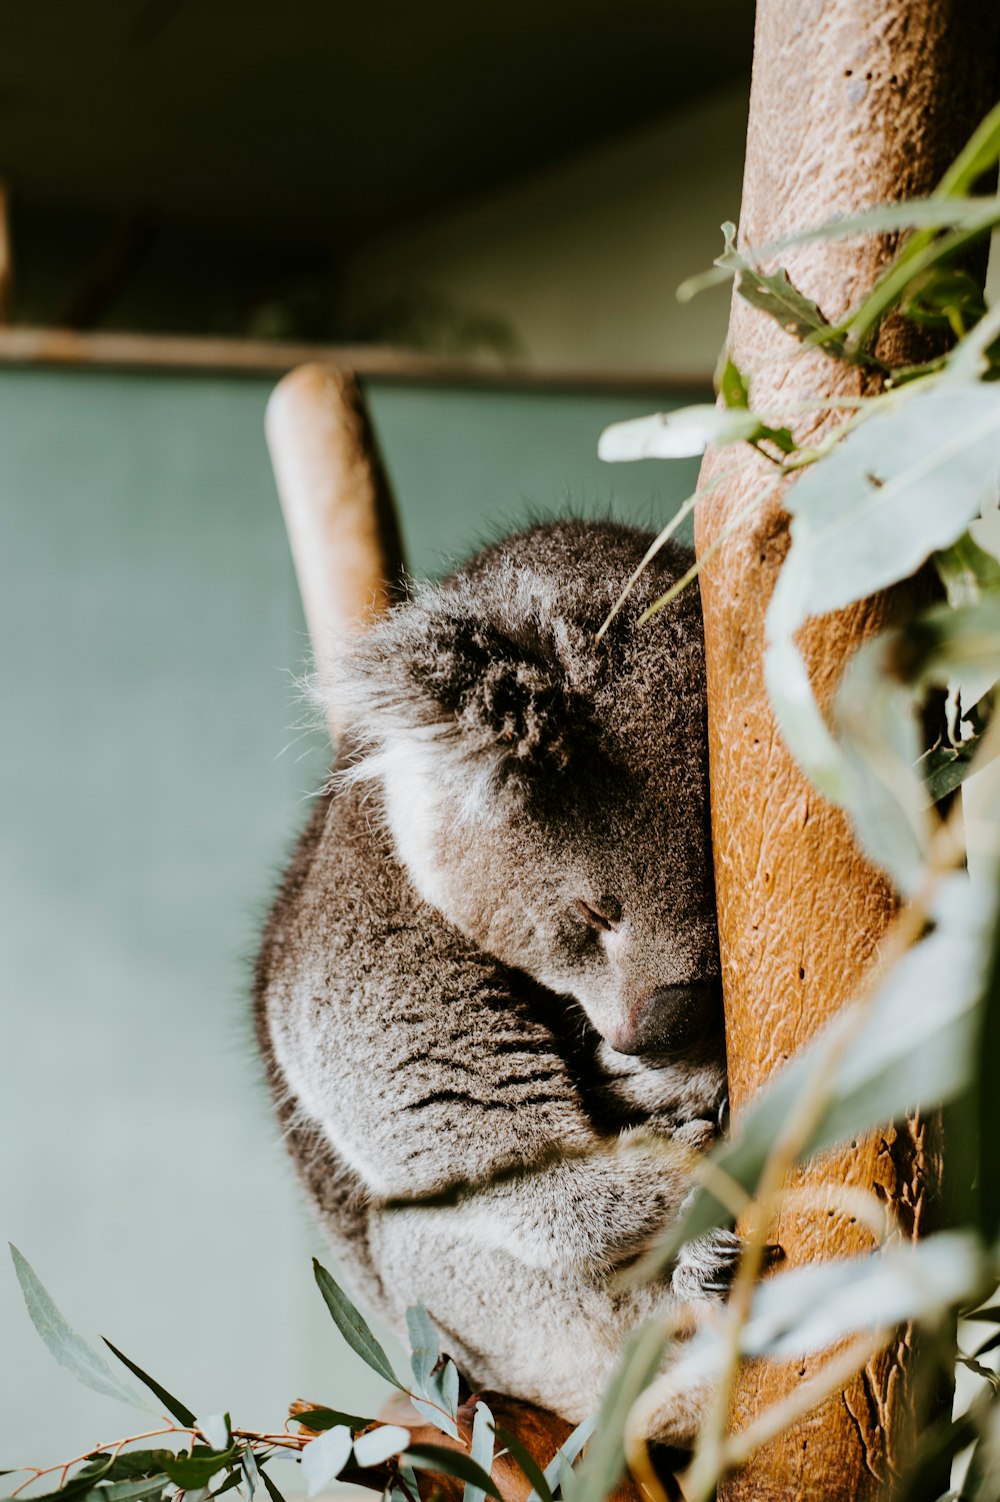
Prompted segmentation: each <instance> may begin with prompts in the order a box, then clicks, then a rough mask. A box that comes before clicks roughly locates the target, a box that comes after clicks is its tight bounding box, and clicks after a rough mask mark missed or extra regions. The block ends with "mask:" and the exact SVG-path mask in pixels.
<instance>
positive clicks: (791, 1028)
mask: <svg viewBox="0 0 1000 1502" xmlns="http://www.w3.org/2000/svg"><path fill="white" fill-rule="evenodd" d="M998 32H1000V10H998V8H997V7H996V6H993V5H987V4H983V3H982V0H811V3H803V0H760V3H759V5H758V14H757V34H756V47H755V57H754V74H753V88H752V95H751V104H750V120H749V129H748V142H747V158H746V170H745V178H744V198H743V206H742V214H741V222H740V243H741V244H742V245H744V246H746V245H754V244H757V245H761V244H764V243H766V242H767V241H769V240H771V239H773V238H775V237H776V236H778V235H781V234H783V233H787V232H790V231H792V230H794V229H797V228H803V227H805V226H808V225H810V224H815V223H819V222H822V221H823V220H824V219H827V218H829V217H830V216H832V215H833V214H843V213H846V212H850V211H853V210H857V209H859V208H862V207H866V206H868V205H871V204H875V203H879V202H882V201H885V200H888V199H895V198H902V197H905V196H911V195H914V194H920V193H926V192H928V191H929V190H930V189H931V188H932V187H933V186H934V184H935V182H936V180H937V179H938V178H939V177H940V175H941V173H942V172H943V170H944V168H945V167H946V166H947V165H948V163H949V161H950V160H951V159H952V157H953V156H954V155H955V154H956V153H957V151H958V149H959V148H960V147H961V145H962V144H963V143H964V141H965V139H966V138H967V136H968V135H969V134H971V131H972V129H973V127H974V126H975V124H976V123H977V122H978V120H979V118H980V117H981V115H983V114H984V113H985V112H986V110H987V108H988V107H989V106H990V105H991V104H992V103H993V100H994V97H995V92H994V85H995V81H996V60H997V56H998ZM892 249H893V246H892V244H891V243H890V242H889V241H888V240H885V239H878V238H876V237H871V238H868V239H866V240H864V241H858V240H855V241H851V242H830V243H826V244H818V245H813V246H809V247H804V248H801V249H798V250H796V251H794V252H791V253H789V254H788V255H786V256H784V257H783V258H782V259H783V263H784V264H785V265H786V266H787V267H788V270H789V273H790V276H791V278H792V281H793V282H794V283H795V285H796V286H797V287H798V288H799V289H800V290H801V291H803V292H805V293H807V294H808V295H809V296H811V297H814V298H815V299H816V301H817V302H818V303H819V305H820V307H821V308H822V310H823V311H824V313H825V314H826V315H827V316H828V317H829V318H831V319H836V318H838V317H840V316H842V315H843V314H844V313H845V312H846V311H847V310H848V309H849V308H851V307H852V306H854V305H856V303H857V302H858V301H859V300H860V298H861V297H862V296H863V294H864V293H865V292H866V291H867V290H868V289H869V287H870V286H871V284H872V282H873V281H874V279H875V277H876V276H877V274H878V272H879V271H880V269H881V268H882V266H883V265H884V264H885V262H886V260H887V259H888V257H889V256H890V255H891V253H892ZM730 349H731V353H732V355H733V358H734V359H735V361H736V363H737V364H738V365H739V367H740V369H741V370H743V371H744V372H745V373H748V374H751V375H752V378H753V384H752V396H753V401H754V405H755V406H757V407H760V408H763V409H764V410H766V408H767V406H768V404H769V403H771V402H772V401H773V402H774V403H775V404H776V405H777V406H779V407H780V408H781V409H783V410H786V411H787V410H788V409H789V408H791V407H793V406H794V404H795V403H797V402H802V401H804V400H807V399H814V398H816V397H826V396H829V395H834V394H845V393H848V392H850V393H857V392H858V391H859V390H861V389H862V377H861V376H860V375H859V374H858V373H857V372H856V371H853V370H851V369H850V368H848V367H846V366H844V365H842V364H839V363H837V362H835V361H833V360H831V359H828V358H826V357H825V356H823V355H822V354H820V353H818V352H811V353H808V354H802V353H801V349H800V346H798V345H797V343H796V342H795V341H794V340H793V339H792V338H791V337H790V336H788V335H787V334H785V333H784V332H783V331H782V330H781V329H780V328H779V326H778V325H777V324H776V323H775V322H773V321H772V320H771V319H770V318H768V317H767V316H766V315H764V314H762V313H759V312H757V311H755V310H754V309H752V308H751V307H750V306H749V305H748V304H747V303H745V302H744V301H742V300H741V299H740V298H739V297H738V296H737V297H734V302H733V312H732V321H731V326H730ZM879 353H880V354H881V355H882V356H883V358H885V359H887V360H889V361H890V362H898V361H899V360H901V359H903V358H909V357H910V354H911V352H910V351H907V350H905V349H904V348H903V345H902V343H901V331H900V330H898V329H897V330H896V331H893V330H892V329H891V328H890V329H887V330H886V331H885V333H884V335H883V342H882V344H881V346H880V349H879ZM827 420H828V419H826V418H824V417H822V416H820V417H817V418H816V419H815V420H812V419H805V420H800V423H799V425H798V433H797V436H798V437H799V438H800V440H801V439H803V438H805V437H806V436H807V435H809V434H815V433H817V432H819V431H821V430H822V428H823V426H824V424H825V423H826V421H827ZM732 462H733V461H732V459H731V458H730V457H727V456H726V455H725V454H721V455H720V454H714V455H710V456H709V457H708V458H707V459H706V466H705V470H704V471H703V478H706V477H707V475H708V474H710V473H718V472H719V471H720V470H722V469H725V468H726V467H728V466H731V465H732ZM765 477H766V473H765V471H764V470H763V468H762V470H761V471H758V472H755V473H752V474H750V475H749V476H748V475H746V474H744V475H743V476H741V478H740V479H739V481H737V482H732V483H727V484H726V485H725V486H723V487H720V488H719V489H718V490H717V491H715V492H713V493H711V494H710V495H709V496H708V497H706V499H705V500H704V501H703V502H702V503H701V506H700V510H699V523H698V531H697V536H698V547H699V550H700V551H701V552H702V553H704V552H705V551H706V550H707V548H708V547H709V546H710V544H711V543H712V541H713V539H714V538H715V537H717V535H718V533H719V532H720V530H721V529H722V527H723V526H724V525H725V524H726V522H727V521H728V520H729V519H730V517H732V516H733V515H734V514H735V513H736V512H737V511H738V510H740V509H741V508H743V507H744V506H745V505H746V504H747V502H748V500H749V499H750V497H751V495H752V493H753V491H754V488H755V487H758V486H759V485H760V483H761V479H762V478H765ZM786 548H787V517H786V516H785V514H784V513H783V511H782V510H781V506H780V502H779V501H777V500H776V501H774V502H773V503H772V504H770V505H768V506H767V507H766V508H765V509H764V510H762V511H761V512H760V513H758V514H756V515H755V517H754V518H753V520H752V521H750V522H747V523H746V524H744V525H743V526H742V527H740V529H739V530H738V531H737V532H736V533H734V535H733V536H732V537H731V538H730V539H729V540H728V541H727V542H726V543H725V544H724V546H723V548H722V550H721V551H720V552H719V553H718V554H717V555H716V556H715V558H713V559H712V561H711V562H710V563H709V564H708V566H707V567H706V569H705V571H704V572H703V574H702V578H701V588H702V595H703V600H704V608H705V620H706V635H707V642H708V687H709V725H710V737H711V774H712V804H713V835H714V843H715V858H716V879H717V885H718V897H719V909H720V925H721V942H722V956H723V970H724V982H725V992H726V1028H727V1046H728V1051H729V1068H730V1092H731V1100H732V1104H733V1108H734V1113H735V1114H736V1115H737V1117H738V1112H739V1109H740V1107H741V1106H743V1105H744V1104H745V1103H746V1102H747V1101H748V1099H749V1098H750V1097H751V1096H752V1095H753V1094H754V1092H755V1091H756V1090H757V1089H758V1088H759V1087H760V1086H761V1085H762V1084H763V1083H764V1081H765V1080H766V1079H767V1077H768V1075H769V1074H770V1073H771V1071H772V1070H773V1069H775V1068H777V1067H778V1066H779V1065H781V1064H782V1063H783V1062H784V1061H785V1060H786V1059H787V1058H788V1057H789V1056H790V1055H791V1054H792V1053H793V1052H794V1051H795V1050H796V1049H798V1048H800V1047H801V1046H802V1045H803V1044H804V1043H805V1042H806V1041H807V1040H808V1039H809V1038H810V1037H811V1036H812V1034H813V1033H814V1032H815V1031H816V1030H817V1029H818V1028H819V1027H820V1026H821V1025H822V1023H823V1022H825V1021H826V1019H827V1018H828V1017H829V1016H830V1015H831V1013H833V1012H834V1011H835V1010H836V1009H837V1008H838V1007H839V1006H841V1005H842V1004H843V1003H844V1002H846V1001H847V1000H849V999H850V997H851V996H852V994H854V993H855V992H856V991H857V989H858V986H859V981H860V979H861V977H862V975H863V974H864V972H865V969H866V966H867V965H868V963H869V962H870V960H871V958H872V955H873V952H874V950H875V948H876V945H877V944H878V941H879V937H880V935H881V934H882V932H883V930H884V928H885V926H886V923H887V922H888V920H889V918H890V916H891V914H892V911H893V904H894V898H893V894H892V892H891V891H890V889H889V887H888V886H887V885H886V883H885V881H884V880H883V879H882V878H881V877H880V876H879V875H878V874H877V873H876V872H874V871H873V870H872V869H871V867H870V866H868V865H867V864H866V863H865V861H864V860H863V859H862V858H861V856H860V855H859V854H858V851H857V849H856V848H855V846H854V843H853V841H852V838H851V835H850V831H849V829H848V826H847V824H846V821H845V820H844V818H843V817H842V815H841V814H840V813H839V812H838V811H837V810H836V809H834V808H832V807H830V806H829V805H828V804H827V803H825V802H824V800H823V799H822V798H821V797H820V796H819V795H818V794H816V793H815V792H814V791H813V790H812V789H811V788H810V786H809V785H808V783H807V782H806V781H805V779H804V778H803V777H802V775H801V773H800V772H799V771H798V769H797V767H796V766H795V765H794V763H793V762H792V760H791V757H790V756H789V754H788V752H787V750H786V749H785V746H784V743H783V741H782V739H781V736H780V734H779V733H778V731H777V729H776V726H775V724H774V721H773V719H772V717H771V712H770V708H769V705H768V701H767V695H766V692H765V688H764V681H763V673H762V654H763V623H764V615H765V611H766V608H767V604H768V600H769V597H770V594H771V590H772V588H773V586H774V583H775V579H776V577H777V573H778V570H779V568H780V566H781V562H782V559H783V557H784V554H785V551H786ZM890 609H891V602H890V601H888V600H887V599H886V598H884V597H883V598H879V599H875V600H871V601H868V602H866V603H865V604H863V605H861V606H858V607H856V608H854V609H851V610H848V611H844V612H842V613H840V614H838V615H836V616H827V617H824V618H823V619H822V620H819V621H814V622H812V623H810V624H809V626H808V627H807V628H806V629H805V631H804V632H803V633H802V638H801V640H802V644H803V647H804V650H805V653H806V657H807V661H808V662H809V664H810V669H811V672H812V675H813V681H814V684H815V687H816V690H817V693H818V695H819V697H820V700H821V702H826V701H828V699H829V696H830V694H831V692H832V690H833V688H834V687H835V685H836V683H837V681H838V679H839V677H840V674H841V671H842V669H843V666H844V663H845V661H846V659H847V657H848V656H849V655H850V654H851V653H852V652H853V651H854V650H855V649H856V648H857V647H858V645H859V644H860V643H861V642H862V641H863V640H864V639H865V638H866V637H867V636H869V635H870V634H872V633H873V632H875V631H877V630H879V629H880V627H881V625H882V624H883V622H884V621H885V619H886V615H887V611H889V610H890ZM939 1149H940V1144H939V1140H938V1132H937V1128H936V1126H935V1125H934V1124H933V1123H929V1122H922V1121H917V1120H915V1121H912V1122H910V1123H907V1124H904V1125H903V1126H901V1127H899V1128H896V1129H892V1130H887V1131H886V1132H885V1133H884V1134H878V1135H876V1136H874V1137H873V1138H871V1139H870V1140H864V1141H861V1142H859V1143H856V1144H852V1145H851V1147H850V1148H849V1149H845V1150H844V1151H843V1152H839V1153H836V1154H832V1155H830V1156H829V1157H827V1158H826V1159H825V1160H824V1162H823V1164H822V1165H821V1166H820V1167H817V1168H816V1169H813V1170H811V1171H810V1172H809V1173H808V1174H805V1175H803V1176H802V1179H801V1182H802V1184H803V1185H804V1186H807V1187H808V1188H809V1189H811V1190H812V1191H815V1196H816V1200H815V1206H814V1208H811V1209H809V1210H803V1211H801V1213H785V1214H784V1215H783V1216H782V1218H781V1221H780V1224H779V1226H778V1227H777V1228H776V1234H775V1239H776V1240H777V1241H778V1242H779V1243H780V1245H781V1246H782V1248H783V1249H784V1252H785V1255H786V1258H787V1262H788V1263H789V1264H796V1263H803V1262H810V1261H813V1260H816V1259H825V1258H829V1257H833V1256H838V1255H844V1254H847V1253H852V1252H857V1251H859V1250H861V1249H864V1248H865V1247H866V1246H868V1245H870V1238H869V1236H868V1233H867V1232H866V1231H865V1230H864V1229H863V1228H862V1227H861V1226H860V1225H858V1224H856V1223H855V1221H854V1219H853V1217H852V1216H851V1215H850V1213H849V1212H843V1211H841V1210H838V1208H837V1205H836V1191H837V1189H838V1187H839V1186H840V1185H842V1184H845V1183H846V1184H851V1185H857V1186H860V1187H863V1188H865V1189H868V1190H872V1191H874V1193H875V1194H876V1195H878V1196H879V1198H880V1199H882V1200H883V1201H885V1202H886V1203H887V1204H888V1205H889V1206H890V1207H892V1208H893V1209H894V1210H895V1213H896V1215H897V1217H898V1221H899V1226H900V1230H901V1233H902V1234H903V1235H905V1236H917V1235H919V1234H921V1233H922V1232H923V1231H924V1230H926V1228H927V1226H928V1224H929V1223H930V1222H931V1220H932V1218H933V1214H934V1203H935V1199H936V1195H937V1191H938V1187H939V1183H940V1150H939ZM913 1356H914V1353H913V1349H912V1344H911V1341H910V1339H909V1337H908V1335H907V1334H906V1333H904V1334H903V1335H902V1336H901V1337H900V1339H899V1341H898V1343H897V1344H895V1345H894V1346H893V1347H892V1348H890V1349H889V1350H887V1351H886V1352H884V1353H883V1354H881V1355H880V1356H878V1357H877V1358H876V1359H875V1360H874V1361H872V1362H871V1363H869V1365H868V1367H867V1368H866V1369H865V1370H864V1371H863V1372H862V1373H861V1374H860V1375H859V1376H858V1377H857V1378H856V1379H855V1380H854V1381H853V1382H851V1383H850V1384H849V1386H848V1387H847V1389H846V1390H845V1391H844V1392H843V1393H842V1394H837V1395H836V1396H835V1397H834V1398H832V1399H830V1400H829V1401H827V1402H826V1403H825V1404H824V1405H823V1406H822V1407H821V1408H819V1409H817V1410H816V1411H815V1412H814V1413H813V1414H811V1415H810V1416H809V1417H808V1418H807V1419H805V1420H803V1421H802V1422H800V1423H798V1424H797V1425H796V1426H794V1428H792V1429H791V1430H790V1431H788V1432H787V1433H785V1434H784V1435H783V1436H782V1437H781V1438H780V1439H778V1440H777V1441H775V1442H773V1443H772V1444H771V1445H769V1446H768V1447H766V1448H765V1449H764V1450H762V1451H760V1452H758V1454H757V1456H756V1457H755V1458H754V1460H753V1461H752V1462H751V1463H750V1464H749V1465H748V1466H747V1467H745V1468H744V1470H742V1471H741V1472H740V1473H739V1474H738V1475H735V1476H732V1477H730V1478H728V1479H727V1480H726V1481H725V1482H724V1484H723V1487H722V1489H721V1491H720V1498H724V1499H726V1502H734V1499H737V1498H740V1499H742V1498H751V1497H752V1498H757V1499H768V1502H771V1499H781V1498H820V1497H822V1498H823V1499H825V1502H839V1499H857V1498H867V1497H873V1496H876V1495H880V1494H881V1493H882V1491H883V1486H882V1483H884V1482H886V1481H887V1480H888V1479H889V1478H891V1477H892V1476H893V1475H894V1474H895V1473H896V1470H897V1465H898V1463H899V1460H900V1458H901V1457H905V1455H906V1452H907V1449H908V1448H909V1437H910V1436H909V1433H908V1429H907V1417H906V1408H907V1404H906V1395H907V1391H908V1388H909V1387H910V1385H911V1383H912V1377H913ZM820 1364H821V1363H820V1362H808V1363H801V1364H800V1363H795V1364H794V1365H782V1366H779V1365H777V1364H769V1365H761V1366H756V1367H753V1368H749V1369H747V1370H746V1371H744V1373H743V1375H742V1380H741V1383H740V1386H739V1390H738V1393H737V1400H736V1409H735V1415H734V1423H735V1425H736V1427H737V1428H742V1427H743V1426H744V1425H745V1424H746V1423H747V1422H748V1421H750V1420H751V1419H752V1418H753V1417H754V1416H755V1415H756V1414H758V1413H759V1412H760V1411H761V1410H762V1409H763V1408H764V1407H766V1406H768V1405H769V1404H771V1403H773V1402H774V1401H775V1400H777V1399H778V1398H780V1397H781V1395H782V1394H783V1393H786V1392H787V1391H789V1389H790V1388H791V1387H792V1386H793V1385H794V1384H795V1383H796V1382H797V1381H798V1380H800V1379H801V1378H802V1377H803V1376H806V1375H808V1374H809V1373H811V1372H812V1371H814V1370H816V1369H817V1367H818V1366H819V1365H820Z"/></svg>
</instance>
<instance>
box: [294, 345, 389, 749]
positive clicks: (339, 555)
mask: <svg viewBox="0 0 1000 1502" xmlns="http://www.w3.org/2000/svg"><path fill="white" fill-rule="evenodd" d="M265 427H266V432H267V442H268V447H269V448H270V451H271V462H272V464H273V465H274V473H275V478H276V480H277V483H278V493H279V495H280V496H281V504H282V509H283V510H284V513H285V525H286V527H287V529H288V540H289V543H290V544H291V549H292V557H293V558H294V560H295V572H296V575H297V576H298V581H299V590H300V592H301V595H302V604H303V608H304V610H305V614H306V623H307V625H308V627H309V638H310V641H311V642H312V649H313V655H314V657H315V660H316V665H317V667H318V669H319V672H320V674H321V675H325V674H326V673H327V672H328V671H329V668H330V666H331V661H332V653H333V651H334V650H335V646H336V641H337V639H338V637H339V636H342V635H343V634H344V633H346V632H350V631H357V630H360V629H361V628H363V627H364V626H365V624H366V623H367V621H368V620H369V619H370V618H371V615H372V614H373V613H374V612H375V611H378V610H382V609H384V608H385V606H386V605H388V604H390V603H391V601H392V599H393V598H394V597H395V596H396V594H397V592H398V591H399V588H400V585H401V581H402V575H403V553H402V545H401V542H400V536H399V525H398V522H397V520H396V512H395V507H394V505H393V500H392V495H391V492H390V490H389V482H388V480H387V478H386V475H385V470H384V469H383V467H382V464H381V461H380V459H379V456H378V449H377V446H376V443H375V438H374V434H373V432H372V429H371V425H370V423H369V421H368V416H367V413H366V412H365V408H364V403H363V401H362V399H361V394H360V392H359V390H358V387H357V384H356V383H355V381H354V379H353V377H352V376H350V375H349V374H347V372H345V371H343V370H337V369H336V368H334V367H333V366H327V365H303V366H301V367H300V368H299V369H298V370H294V371H292V373H291V374H290V375H288V376H286V377H285V379H284V380H283V381H282V382H281V383H280V384H279V385H278V386H277V387H276V388H275V390H274V392H273V393H272V396H271V400H270V401H269V402H268V406H267V417H266V421H265ZM329 723H330V735H331V737H332V739H333V740H334V743H336V740H337V737H338V735H339V732H340V725H339V723H338V722H337V719H336V716H335V714H333V713H331V716H330V722H329Z"/></svg>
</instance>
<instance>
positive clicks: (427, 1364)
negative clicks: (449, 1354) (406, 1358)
mask: <svg viewBox="0 0 1000 1502" xmlns="http://www.w3.org/2000/svg"><path fill="white" fill-rule="evenodd" d="M406 1328H407V1331H408V1333H409V1337H410V1366H411V1367H412V1369H413V1377H414V1380H415V1382H416V1384H417V1388H418V1390H419V1391H420V1392H422V1393H423V1394H424V1396H425V1397H426V1396H427V1395H428V1394H427V1384H428V1382H429V1381H430V1377H431V1373H432V1372H433V1370H434V1367H435V1366H436V1364H437V1359H438V1356H439V1355H440V1343H439V1341H438V1333H437V1331H436V1330H435V1328H434V1326H433V1324H432V1323H431V1320H430V1316H429V1315H428V1313H427V1310H426V1309H425V1308H424V1306H423V1304H414V1305H412V1306H411V1307H410V1308H409V1309H407V1311H406Z"/></svg>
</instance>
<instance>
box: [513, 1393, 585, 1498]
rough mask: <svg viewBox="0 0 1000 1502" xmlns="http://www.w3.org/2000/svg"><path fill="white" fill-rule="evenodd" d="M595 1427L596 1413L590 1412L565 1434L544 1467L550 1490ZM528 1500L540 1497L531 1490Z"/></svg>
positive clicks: (558, 1480)
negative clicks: (588, 1415) (570, 1431)
mask: <svg viewBox="0 0 1000 1502" xmlns="http://www.w3.org/2000/svg"><path fill="white" fill-rule="evenodd" d="M596 1427H597V1418H596V1415H594V1414H591V1416H590V1418H587V1419H584V1420H583V1422H582V1423H580V1424H577V1426H576V1428H575V1429H574V1430H573V1433H572V1434H569V1435H567V1436H566V1438H565V1439H564V1440H563V1442H562V1444H561V1445H560V1446H559V1448H558V1450H557V1451H556V1453H555V1455H554V1456H553V1457H552V1459H551V1460H550V1461H549V1463H548V1465H547V1466H546V1467H545V1480H546V1481H547V1482H548V1485H549V1489H550V1490H551V1491H553V1492H554V1491H555V1489H556V1487H557V1486H561V1485H562V1479H563V1469H564V1467H565V1466H570V1467H572V1465H573V1462H574V1461H575V1460H576V1457H577V1456H578V1455H579V1453H580V1451H581V1450H582V1449H583V1447H584V1445H585V1444H586V1443H587V1441H588V1439H590V1437H591V1435H592V1434H593V1432H594V1430H595V1429H596ZM565 1495H566V1494H565V1492H564V1493H563V1496H564V1498H565ZM528 1502H540V1499H539V1498H538V1497H536V1495H535V1494H534V1492H533V1493H532V1494H531V1496H529V1498H528ZM566 1502H568V1499H566Z"/></svg>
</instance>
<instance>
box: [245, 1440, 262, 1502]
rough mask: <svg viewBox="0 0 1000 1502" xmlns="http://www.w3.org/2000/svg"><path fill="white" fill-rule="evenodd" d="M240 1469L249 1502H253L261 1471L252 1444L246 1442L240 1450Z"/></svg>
mask: <svg viewBox="0 0 1000 1502" xmlns="http://www.w3.org/2000/svg"><path fill="white" fill-rule="evenodd" d="M240 1471H241V1473H242V1476H243V1485H244V1486H245V1487H246V1492H247V1498H248V1499H249V1502H253V1496H254V1493H255V1492H256V1490H257V1488H258V1486H259V1485H260V1471H259V1470H258V1469H257V1457H256V1456H255V1455H254V1453H253V1445H251V1444H245V1445H244V1446H243V1448H242V1449H241V1451H240Z"/></svg>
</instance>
